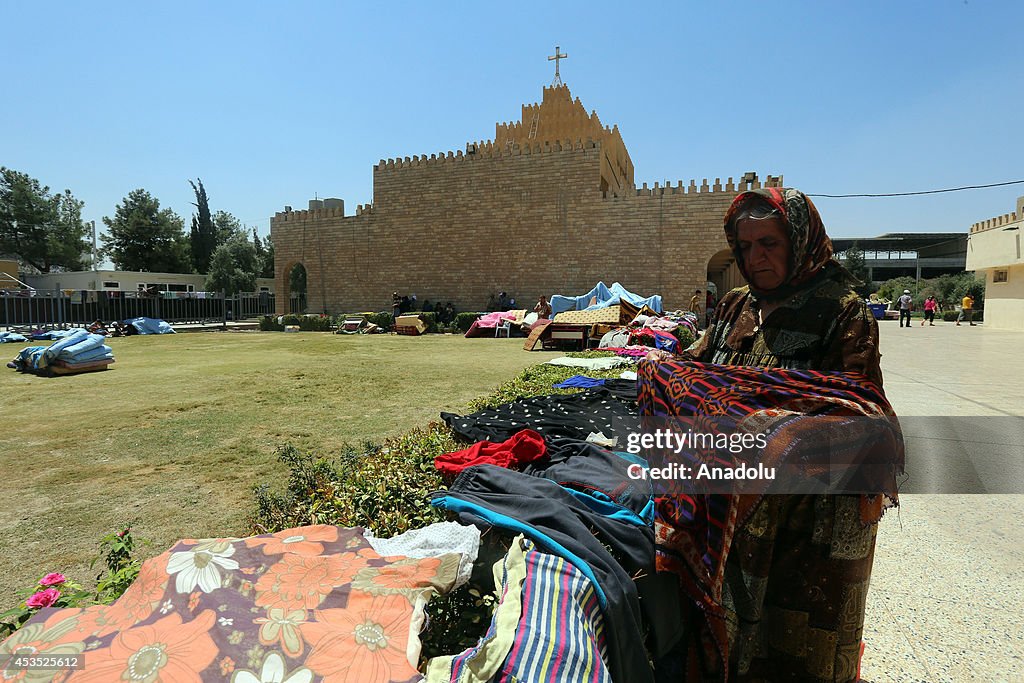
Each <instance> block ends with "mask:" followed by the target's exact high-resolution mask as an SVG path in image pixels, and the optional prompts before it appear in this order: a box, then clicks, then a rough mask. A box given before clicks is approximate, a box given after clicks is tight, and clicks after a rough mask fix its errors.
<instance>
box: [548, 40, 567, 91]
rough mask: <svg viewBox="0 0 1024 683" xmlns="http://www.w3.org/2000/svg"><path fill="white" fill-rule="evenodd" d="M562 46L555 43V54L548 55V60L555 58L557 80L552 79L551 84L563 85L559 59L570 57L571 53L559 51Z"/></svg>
mask: <svg viewBox="0 0 1024 683" xmlns="http://www.w3.org/2000/svg"><path fill="white" fill-rule="evenodd" d="M560 49H561V48H559V47H558V46H557V45H555V54H554V55H552V56H549V57H548V61H549V62H550V61H552V60H554V62H555V80H553V81H551V86H552V87H554V86H556V85H562V77H561V76H559V75H558V61H559V60H560V59H568V58H569V55H563V54H561V53H560V52H559V50H560Z"/></svg>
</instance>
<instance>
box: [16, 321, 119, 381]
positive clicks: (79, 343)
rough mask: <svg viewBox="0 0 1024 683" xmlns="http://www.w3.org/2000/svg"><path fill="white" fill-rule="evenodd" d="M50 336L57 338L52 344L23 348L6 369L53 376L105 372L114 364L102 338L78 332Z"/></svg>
mask: <svg viewBox="0 0 1024 683" xmlns="http://www.w3.org/2000/svg"><path fill="white" fill-rule="evenodd" d="M52 334H57V335H59V338H58V339H57V341H55V342H54V343H53V344H50V345H49V346H26V347H25V348H23V349H22V350H21V351H19V352H18V355H17V356H16V357H15V358H14V360H12V361H11V362H9V363H8V364H7V367H9V368H13V369H15V370H18V371H20V372H30V373H33V374H36V375H49V376H52V375H73V374H78V373H82V372H95V371H97V370H106V369H107V367H108V366H109V365H110V364H111V363H113V362H114V353H113V350H112V349H111V348H110V347H109V346H107V345H106V344H105V343H104V342H105V337H104V336H103V335H101V334H92V333H90V332H89V331H88V330H84V329H80V328H77V329H71V330H61V331H59V332H54V333H52ZM33 338H35V337H33Z"/></svg>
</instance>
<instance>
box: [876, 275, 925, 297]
mask: <svg viewBox="0 0 1024 683" xmlns="http://www.w3.org/2000/svg"><path fill="white" fill-rule="evenodd" d="M904 289H909V290H910V293H911V294H913V293H914V290H916V289H917V280H916V279H914V278H912V277H910V276H909V275H904V276H901V277H896V278H893V279H891V280H886V281H885V282H883V283H882V285H881V286H880V287H879V288H878V298H880V299H883V300H889V301H896V299H899V298H900V296H902V295H903V290H904Z"/></svg>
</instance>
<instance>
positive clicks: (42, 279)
mask: <svg viewBox="0 0 1024 683" xmlns="http://www.w3.org/2000/svg"><path fill="white" fill-rule="evenodd" d="M26 278H27V279H26V280H25V281H26V282H27V283H28V284H29V285H31V286H32V287H35V288H36V289H40V290H52V289H81V290H97V291H105V290H111V291H113V290H121V291H126V292H135V291H139V290H143V289H150V288H152V289H155V290H156V291H160V292H202V291H204V290H205V289H206V276H205V275H200V274H195V273H147V272H142V271H138V272H136V271H126V270H81V271H70V272H66V273H42V274H39V275H28V276H26ZM256 291H257V292H268V293H270V294H273V293H274V278H257V280H256Z"/></svg>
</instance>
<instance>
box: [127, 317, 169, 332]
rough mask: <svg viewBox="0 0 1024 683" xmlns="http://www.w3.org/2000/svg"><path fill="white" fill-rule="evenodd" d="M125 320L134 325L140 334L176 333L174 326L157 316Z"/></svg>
mask: <svg viewBox="0 0 1024 683" xmlns="http://www.w3.org/2000/svg"><path fill="white" fill-rule="evenodd" d="M124 322H125V324H126V325H131V326H132V327H134V328H135V331H136V332H138V333H139V334H174V328H172V327H171V326H170V325H168V324H167V323H166V322H165V321H163V320H157V319H156V318H132V319H131V320H125V321H124Z"/></svg>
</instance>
